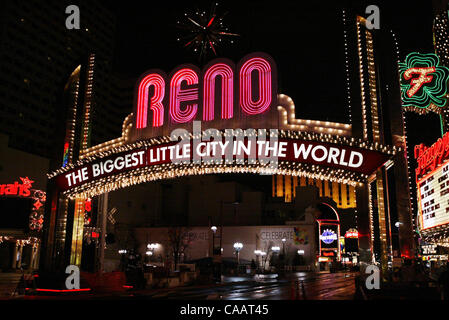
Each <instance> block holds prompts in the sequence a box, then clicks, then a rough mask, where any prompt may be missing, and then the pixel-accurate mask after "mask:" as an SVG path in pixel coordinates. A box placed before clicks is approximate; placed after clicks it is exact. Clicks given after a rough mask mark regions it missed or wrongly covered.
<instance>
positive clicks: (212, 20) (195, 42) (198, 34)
mask: <svg viewBox="0 0 449 320" xmlns="http://www.w3.org/2000/svg"><path fill="white" fill-rule="evenodd" d="M217 6H218V3H213V5H212V8H211V10H210V13H209V14H206V12H205V11H199V10H197V11H196V12H195V13H193V14H188V13H185V14H184V19H182V20H179V21H178V27H179V28H180V29H182V30H183V33H182V35H180V36H179V37H178V39H177V40H178V41H179V42H182V43H183V46H184V47H185V48H190V49H192V50H193V52H194V53H195V54H197V55H198V59H199V61H203V59H204V58H205V57H206V56H207V55H208V53H209V52H212V53H213V54H214V55H215V56H216V55H217V49H218V47H220V46H223V45H225V44H226V43H228V42H229V43H231V44H232V43H233V42H234V40H233V38H235V37H238V36H239V34H236V33H231V32H229V29H228V28H227V27H226V26H225V25H224V24H223V19H224V17H225V15H226V14H227V12H226V13H224V14H218V13H216V9H217Z"/></svg>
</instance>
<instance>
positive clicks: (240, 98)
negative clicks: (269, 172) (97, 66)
mask: <svg viewBox="0 0 449 320" xmlns="http://www.w3.org/2000/svg"><path fill="white" fill-rule="evenodd" d="M275 75H276V66H275V64H274V61H273V60H272V58H271V57H269V56H268V55H266V54H262V53H258V54H251V55H248V56H246V57H245V58H243V59H242V60H241V61H240V62H239V64H238V65H237V66H235V65H234V64H233V63H232V62H231V61H229V60H226V59H217V60H214V61H212V62H211V63H210V64H208V65H207V66H206V67H205V68H204V69H203V72H200V70H199V69H198V68H197V67H195V66H193V65H183V66H180V67H178V68H176V69H175V70H174V71H172V73H171V74H170V77H167V76H166V75H165V74H164V72H162V71H160V70H157V69H154V70H150V71H148V72H147V73H146V74H144V75H143V76H142V77H141V79H140V81H139V83H138V85H137V87H136V109H135V110H136V120H135V122H136V125H135V127H136V129H137V130H141V129H145V128H147V127H153V128H157V127H161V126H163V125H165V124H169V123H170V124H185V123H189V122H192V121H193V120H203V121H213V120H218V119H221V120H229V119H233V118H234V117H236V115H237V112H236V110H237V108H238V109H239V110H240V111H241V112H240V113H238V114H239V115H241V116H256V115H260V114H264V113H266V112H267V111H268V110H270V108H272V107H273V106H274V104H275V102H276V101H275V100H276V83H275V81H276V79H275ZM167 111H168V112H167ZM220 111H221V114H217V113H218V112H220ZM167 117H168V119H167Z"/></svg>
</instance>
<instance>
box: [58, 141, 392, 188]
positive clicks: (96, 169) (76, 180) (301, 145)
mask: <svg viewBox="0 0 449 320" xmlns="http://www.w3.org/2000/svg"><path fill="white" fill-rule="evenodd" d="M388 159H389V155H388V154H382V153H380V152H376V151H373V150H366V149H361V148H357V147H353V146H348V145H346V146H345V145H337V144H332V143H324V142H319V141H307V140H300V139H288V138H285V137H282V138H278V139H275V140H274V141H273V139H270V140H261V139H242V140H226V139H220V140H213V141H202V140H196V139H188V140H185V141H180V142H167V143H161V144H157V145H149V146H146V147H143V148H135V149H133V150H131V151H125V152H122V153H118V154H114V155H111V156H107V157H104V158H101V159H98V160H92V161H85V163H84V164H82V165H80V166H77V167H74V168H72V169H70V170H61V171H62V173H59V174H58V175H57V176H56V177H55V181H56V183H57V186H58V188H59V189H60V190H61V191H69V190H72V189H76V190H82V189H84V188H85V187H87V186H88V185H89V184H92V183H94V182H95V181H100V180H101V179H112V177H114V176H119V175H121V174H124V173H130V174H131V172H133V171H136V170H160V168H165V170H166V172H169V169H168V167H167V166H170V167H171V168H172V169H173V170H176V169H178V170H180V169H182V168H187V167H192V166H196V167H208V166H211V165H213V166H215V167H217V168H220V167H221V168H226V167H232V166H238V165H243V164H246V165H251V164H253V165H256V166H263V163H264V164H265V166H266V165H267V164H268V165H271V166H270V167H271V168H274V166H279V167H278V168H277V169H279V170H281V169H283V168H285V165H288V164H289V163H291V164H294V163H297V164H298V165H301V164H304V165H308V166H322V167H324V168H325V167H327V168H333V169H335V170H343V171H348V172H352V173H353V175H352V176H348V183H349V182H350V180H351V179H352V181H354V180H355V179H363V178H364V177H367V176H368V175H369V174H371V173H372V172H373V171H375V170H376V169H377V168H378V167H380V166H381V165H383V164H384V163H385V162H386V161H387V160H388ZM282 164H284V166H283V165H282ZM315 170H316V171H317V172H318V169H315ZM273 172H274V171H273ZM173 174H174V173H173Z"/></svg>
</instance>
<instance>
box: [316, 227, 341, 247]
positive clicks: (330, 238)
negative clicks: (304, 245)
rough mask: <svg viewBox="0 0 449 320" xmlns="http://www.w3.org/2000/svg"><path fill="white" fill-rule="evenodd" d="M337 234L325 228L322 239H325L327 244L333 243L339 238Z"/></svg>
mask: <svg viewBox="0 0 449 320" xmlns="http://www.w3.org/2000/svg"><path fill="white" fill-rule="evenodd" d="M337 238H338V237H337V234H336V233H335V232H334V231H332V230H330V229H325V230H324V231H323V233H322V234H321V235H320V240H321V241H323V242H324V243H325V244H331V243H332V242H334V241H336V240H337Z"/></svg>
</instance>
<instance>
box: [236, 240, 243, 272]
mask: <svg viewBox="0 0 449 320" xmlns="http://www.w3.org/2000/svg"><path fill="white" fill-rule="evenodd" d="M242 248H243V243H241V242H236V243H234V249H235V252H236V253H237V273H238V272H239V266H240V250H242Z"/></svg>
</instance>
